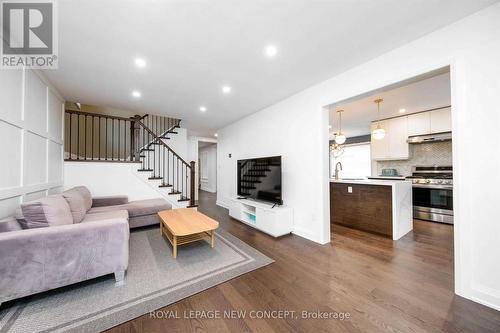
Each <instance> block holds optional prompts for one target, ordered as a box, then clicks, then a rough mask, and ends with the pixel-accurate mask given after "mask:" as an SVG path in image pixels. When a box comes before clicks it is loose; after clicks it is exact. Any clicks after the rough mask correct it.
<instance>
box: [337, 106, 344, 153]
mask: <svg viewBox="0 0 500 333" xmlns="http://www.w3.org/2000/svg"><path fill="white" fill-rule="evenodd" d="M342 112H344V110H338V111H337V113H338V114H339V131H338V132H337V133H335V143H337V144H339V145H341V144H344V143H345V140H346V137H345V135H344V134H343V133H342Z"/></svg>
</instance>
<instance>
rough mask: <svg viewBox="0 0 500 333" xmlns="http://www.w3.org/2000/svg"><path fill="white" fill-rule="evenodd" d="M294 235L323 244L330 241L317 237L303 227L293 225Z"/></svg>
mask: <svg viewBox="0 0 500 333" xmlns="http://www.w3.org/2000/svg"><path fill="white" fill-rule="evenodd" d="M292 233H293V234H294V235H297V236H299V237H302V238H305V239H307V240H310V241H313V242H315V243H318V244H321V245H324V244H328V243H330V241H326V242H325V241H322V240H321V239H319V238H318V236H317V235H315V234H313V233H311V232H310V231H309V230H305V229H303V228H297V227H295V226H294V229H293V232H292Z"/></svg>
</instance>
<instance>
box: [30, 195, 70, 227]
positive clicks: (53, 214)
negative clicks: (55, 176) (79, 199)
mask: <svg viewBox="0 0 500 333" xmlns="http://www.w3.org/2000/svg"><path fill="white" fill-rule="evenodd" d="M21 210H22V214H23V216H24V219H25V220H26V226H27V227H28V228H30V229H31V228H41V227H48V226H57V225H65V224H72V223H73V215H71V210H70V208H69V204H68V202H67V201H66V200H65V199H64V198H63V197H62V195H60V194H57V195H51V196H48V197H45V198H41V199H38V200H34V201H30V202H26V203H23V204H21Z"/></svg>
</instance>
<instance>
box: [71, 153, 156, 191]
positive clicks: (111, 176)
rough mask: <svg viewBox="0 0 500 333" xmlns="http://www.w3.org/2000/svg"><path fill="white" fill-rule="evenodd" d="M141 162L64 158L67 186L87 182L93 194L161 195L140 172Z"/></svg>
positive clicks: (86, 184) (85, 183)
mask: <svg viewBox="0 0 500 333" xmlns="http://www.w3.org/2000/svg"><path fill="white" fill-rule="evenodd" d="M139 167H140V164H137V163H113V162H64V188H65V189H69V188H71V187H74V186H80V185H85V186H87V187H88V189H89V190H90V193H92V195H93V196H108V195H127V196H128V198H129V200H131V201H132V200H142V199H154V198H159V197H161V194H160V193H159V191H156V190H154V189H153V187H152V186H148V184H147V183H146V182H145V181H144V180H142V179H141V178H140V177H139V175H138V174H137V172H136V170H137V169H139Z"/></svg>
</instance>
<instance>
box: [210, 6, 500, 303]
mask: <svg viewBox="0 0 500 333" xmlns="http://www.w3.org/2000/svg"><path fill="white" fill-rule="evenodd" d="M499 36H500V4H495V5H493V6H491V7H489V8H486V9H484V10H482V11H480V12H477V13H475V14H474V15H471V16H469V17H467V18H465V19H463V20H460V21H458V22H456V23H454V24H452V25H449V26H447V27H445V28H443V29H440V30H438V31H436V32H434V33H431V34H429V35H427V36H424V37H422V38H420V39H418V40H415V41H413V42H411V43H409V44H407V45H405V46H403V47H400V48H397V49H395V50H393V51H391V52H389V53H386V54H384V55H382V56H380V57H378V58H376V59H373V60H371V61H369V62H366V63H364V64H362V65H360V66H358V67H356V68H353V69H351V70H349V71H347V72H344V73H343V74H340V75H338V76H336V77H334V78H331V79H329V80H328V81H325V82H322V83H320V84H318V85H316V86H313V87H311V88H309V89H307V90H304V91H302V92H300V93H298V94H296V95H294V96H292V97H290V98H288V99H286V100H284V101H282V102H279V103H277V104H275V105H273V106H271V107H268V108H266V109H264V110H262V111H260V112H258V113H255V114H253V115H250V116H249V117H246V118H245V119H243V120H240V121H238V122H236V123H234V124H232V125H230V126H228V127H226V128H224V129H222V130H219V131H218V133H219V140H218V141H219V144H218V149H219V151H218V164H219V168H220V169H219V171H220V172H219V177H218V192H217V194H218V198H217V199H218V203H219V204H221V205H227V204H228V202H229V201H228V200H229V199H230V198H231V197H234V196H235V195H236V160H237V159H239V158H245V157H255V156H267V155H282V156H283V191H284V192H283V199H284V202H285V204H286V205H289V206H292V207H293V209H294V216H295V218H294V223H295V227H294V228H295V233H296V234H298V235H301V236H303V237H307V238H309V239H312V240H314V241H316V242H319V243H326V242H329V241H330V225H329V205H328V200H329V194H328V189H329V186H328V185H329V184H328V119H327V112H325V111H322V106H324V105H328V104H331V103H337V102H340V101H342V100H345V99H347V98H351V97H354V96H357V95H360V94H363V93H366V92H369V91H372V90H375V89H379V88H381V87H384V86H387V85H389V84H394V83H396V82H399V81H402V80H405V79H408V78H411V77H414V76H417V75H420V74H423V73H426V72H428V71H431V70H435V69H437V68H441V67H444V66H448V65H451V81H452V82H451V83H452V84H451V88H452V105H453V114H452V124H453V142H454V145H453V149H454V151H453V165H454V175H455V177H454V183H455V185H454V193H455V201H454V207H455V291H456V293H457V294H459V295H461V296H464V297H467V298H470V299H473V300H476V301H478V302H481V303H483V304H486V305H488V306H491V307H494V308H497V309H500V265H498V258H499V257H500V247H499V246H498V244H499V243H500V223H498V210H497V206H498V198H499V197H500V187H499V186H485V177H487V180H488V184H500V172H499V170H500V160H499V159H500V157H499V156H500V154H499V152H500V136H498V134H497V132H498V130H499V125H500V113H499V112H498V92H499V91H500V61H499V59H500V38H499ZM256 134H258V135H256ZM228 153H232V154H233V158H228V155H227V154H228Z"/></svg>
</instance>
